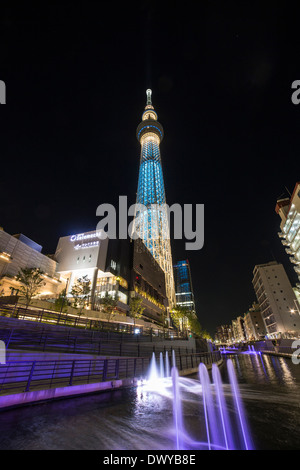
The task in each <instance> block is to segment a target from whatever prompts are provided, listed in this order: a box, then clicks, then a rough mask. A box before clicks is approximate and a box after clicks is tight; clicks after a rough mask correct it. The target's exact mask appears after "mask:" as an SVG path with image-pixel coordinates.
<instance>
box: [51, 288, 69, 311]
mask: <svg viewBox="0 0 300 470" xmlns="http://www.w3.org/2000/svg"><path fill="white" fill-rule="evenodd" d="M66 295H67V292H66V289H64V290H63V291H62V292H60V294H59V296H58V298H57V299H56V300H55V302H54V309H55V310H56V311H57V312H64V313H65V312H66V311H67V310H68V301H67V299H66Z"/></svg>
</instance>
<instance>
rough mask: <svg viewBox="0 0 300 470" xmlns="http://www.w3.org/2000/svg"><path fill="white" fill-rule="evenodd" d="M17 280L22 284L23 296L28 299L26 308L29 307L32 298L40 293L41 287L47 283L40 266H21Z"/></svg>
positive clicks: (21, 291)
mask: <svg viewBox="0 0 300 470" xmlns="http://www.w3.org/2000/svg"><path fill="white" fill-rule="evenodd" d="M16 280H17V281H18V282H20V284H21V286H20V289H19V292H20V295H21V297H24V298H25V299H26V308H28V305H29V304H30V302H31V300H32V298H33V297H35V296H37V295H38V294H39V293H40V288H41V287H42V286H43V285H45V284H46V283H45V282H44V278H43V271H41V270H40V269H39V268H23V269H22V268H21V269H20V271H19V272H18V274H17V276H16Z"/></svg>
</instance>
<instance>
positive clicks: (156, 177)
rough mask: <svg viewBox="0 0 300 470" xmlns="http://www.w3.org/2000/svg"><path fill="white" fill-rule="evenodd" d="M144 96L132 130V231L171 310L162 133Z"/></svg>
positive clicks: (173, 291) (168, 239) (147, 92)
mask: <svg viewBox="0 0 300 470" xmlns="http://www.w3.org/2000/svg"><path fill="white" fill-rule="evenodd" d="M146 94H147V104H146V107H145V111H144V113H143V115H142V121H141V122H140V124H139V125H138V127H137V130H136V136H137V139H138V141H139V142H140V144H141V160H140V170H139V181H138V190H137V212H136V216H135V227H134V229H135V232H136V233H137V235H138V236H139V238H141V239H142V240H143V242H144V244H145V245H146V247H147V248H148V250H149V251H150V252H151V254H152V256H153V257H154V258H155V260H156V261H157V262H158V264H159V265H160V267H161V268H162V270H163V271H164V273H165V278H166V294H167V297H168V300H169V307H170V308H172V307H173V306H175V304H176V300H175V288H174V278H173V263H172V254H171V244H170V230H169V220H168V212H167V208H166V197H165V188H164V180H163V172H162V166H161V157H160V148H159V145H160V142H161V141H162V139H163V135H164V131H163V127H162V125H161V124H160V123H159V122H158V120H157V114H156V112H155V111H154V107H153V106H152V101H151V94H152V92H151V90H149V89H148V90H147V91H146ZM139 204H141V205H142V206H139Z"/></svg>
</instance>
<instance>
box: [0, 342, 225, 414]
mask: <svg viewBox="0 0 300 470" xmlns="http://www.w3.org/2000/svg"><path fill="white" fill-rule="evenodd" d="M16 353H17V354H18V353H19V352H18V351H16ZM60 356H61V355H60ZM60 356H57V355H53V357H52V359H50V356H49V354H48V353H47V354H46V356H45V357H46V358H47V359H44V358H43V357H41V356H40V357H38V358H37V356H36V355H35V354H34V355H33V356H32V357H29V356H27V358H26V360H16V361H12V360H10V361H8V362H7V363H6V364H4V365H1V366H0V409H6V408H11V407H15V406H21V405H28V404H33V403H39V402H43V401H48V400H54V399H59V398H67V397H74V396H79V395H86V394H90V393H98V392H101V391H110V390H114V389H119V388H124V387H133V386H136V385H137V383H138V381H139V380H143V379H144V378H145V377H147V374H148V371H149V367H150V362H151V357H147V358H141V357H136V358H132V357H128V358H124V357H119V358H118V357H111V358H107V357H104V358H100V357H97V358H96V359H95V358H94V357H91V358H87V356H86V355H82V356H81V358H78V355H75V354H74V355H65V354H63V355H62V356H63V358H62V359H61V357H60ZM66 356H69V357H68V358H67V357H66ZM175 357H176V367H177V369H178V371H179V374H180V375H181V376H186V375H191V374H194V373H195V372H197V370H198V367H199V364H200V363H201V362H202V363H204V364H205V365H206V366H207V368H210V367H212V363H217V364H218V365H219V364H220V363H222V358H221V354H220V352H219V351H215V352H212V353H202V354H183V355H176V356H175ZM159 360H160V359H159V356H156V361H157V364H158V363H159ZM169 360H170V361H171V360H172V358H171V356H170V358H169Z"/></svg>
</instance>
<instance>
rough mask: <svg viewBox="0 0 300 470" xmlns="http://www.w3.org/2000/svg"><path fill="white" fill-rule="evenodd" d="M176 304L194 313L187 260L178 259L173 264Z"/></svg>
mask: <svg viewBox="0 0 300 470" xmlns="http://www.w3.org/2000/svg"><path fill="white" fill-rule="evenodd" d="M174 280H175V292H176V305H178V306H182V307H186V308H188V309H189V310H190V311H191V312H194V313H196V309H195V300H194V292H193V286H192V277H191V269H190V264H189V261H188V260H184V261H178V263H176V264H175V265H174Z"/></svg>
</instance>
